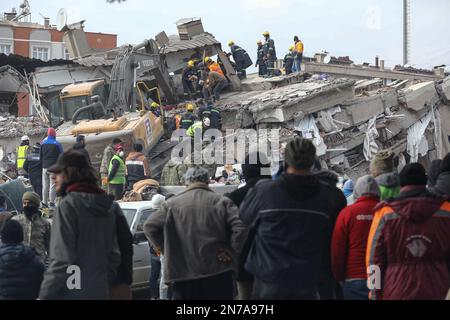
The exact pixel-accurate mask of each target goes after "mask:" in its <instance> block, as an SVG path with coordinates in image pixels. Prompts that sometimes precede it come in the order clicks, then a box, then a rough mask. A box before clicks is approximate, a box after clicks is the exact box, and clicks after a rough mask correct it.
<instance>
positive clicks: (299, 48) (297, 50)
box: [292, 36, 304, 72]
mask: <svg viewBox="0 0 450 320" xmlns="http://www.w3.org/2000/svg"><path fill="white" fill-rule="evenodd" d="M294 43H295V45H294V51H293V54H294V65H293V67H292V72H300V71H301V67H302V60H303V50H304V45H303V42H301V41H300V39H299V38H298V36H295V37H294Z"/></svg>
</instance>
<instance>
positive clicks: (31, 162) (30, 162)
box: [23, 152, 42, 185]
mask: <svg viewBox="0 0 450 320" xmlns="http://www.w3.org/2000/svg"><path fill="white" fill-rule="evenodd" d="M23 169H24V170H25V171H26V172H27V173H28V177H29V178H30V181H31V184H32V185H42V162H41V158H40V156H39V152H32V153H30V154H29V155H28V156H27V159H26V160H25V162H24V164H23Z"/></svg>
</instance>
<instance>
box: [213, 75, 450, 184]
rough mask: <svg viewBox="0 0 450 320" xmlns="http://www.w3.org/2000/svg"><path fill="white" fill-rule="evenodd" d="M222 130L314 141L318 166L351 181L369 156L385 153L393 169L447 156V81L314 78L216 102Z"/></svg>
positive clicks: (449, 101) (363, 170)
mask: <svg viewBox="0 0 450 320" xmlns="http://www.w3.org/2000/svg"><path fill="white" fill-rule="evenodd" d="M219 108H221V109H222V113H223V121H224V127H225V128H226V127H229V128H236V127H240V128H281V129H282V130H281V134H280V139H281V140H282V142H283V141H288V140H290V139H292V138H293V137H294V136H296V135H300V136H303V137H306V138H311V139H313V141H314V142H315V145H316V147H317V150H318V155H319V156H320V159H321V161H322V164H323V166H325V167H328V168H330V169H333V170H335V171H337V172H338V173H340V174H345V175H347V176H349V177H351V178H357V177H359V176H361V175H362V174H366V173H368V164H369V161H370V160H371V159H372V157H373V156H374V155H375V153H376V152H377V151H379V150H381V149H386V148H389V149H391V150H392V151H394V152H395V153H396V155H397V156H398V157H397V159H396V160H397V161H399V164H400V165H402V164H405V163H407V162H410V161H423V162H424V164H427V162H429V161H431V160H433V159H435V158H436V157H443V156H444V155H445V154H446V153H447V152H449V151H450V143H449V136H450V77H448V78H446V79H444V80H442V81H439V82H418V81H412V80H411V81H408V80H406V81H394V82H392V83H390V84H388V85H385V84H384V83H383V81H382V80H378V79H374V80H366V81H358V82H357V81H355V80H351V79H346V78H327V77H319V76H314V77H312V78H311V79H309V80H306V81H303V82H300V83H296V84H291V85H287V86H284V87H280V88H275V89H272V90H269V91H253V92H245V93H241V94H233V95H230V96H229V97H226V98H225V99H223V100H221V102H220V105H219Z"/></svg>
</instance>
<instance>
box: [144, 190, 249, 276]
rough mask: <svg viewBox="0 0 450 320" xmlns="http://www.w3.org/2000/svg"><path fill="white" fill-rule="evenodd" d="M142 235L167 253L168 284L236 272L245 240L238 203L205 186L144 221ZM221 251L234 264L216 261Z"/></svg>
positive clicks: (190, 192) (166, 274) (168, 202)
mask: <svg viewBox="0 0 450 320" xmlns="http://www.w3.org/2000/svg"><path fill="white" fill-rule="evenodd" d="M144 233H145V235H146V236H147V238H148V239H149V241H150V242H151V243H152V244H153V246H154V247H155V248H157V249H161V251H162V253H163V254H164V257H165V259H164V278H165V280H166V282H169V283H170V282H178V281H184V280H196V279H202V278H208V277H211V276H215V275H219V274H222V273H225V272H228V271H236V270H237V257H238V255H239V253H240V252H241V250H242V247H243V245H244V242H245V240H246V239H247V228H246V227H245V226H244V224H243V223H242V221H241V220H240V219H239V215H238V209H237V207H236V206H235V205H234V203H233V202H232V201H231V200H230V199H228V198H226V197H223V196H221V195H218V194H216V193H214V192H213V191H212V190H211V189H209V188H208V186H207V185H205V184H202V183H195V184H192V185H190V186H189V187H188V188H187V190H186V191H184V192H182V193H180V194H178V195H176V196H173V197H171V198H170V199H169V200H168V201H167V202H166V203H164V204H163V206H162V208H161V209H160V210H158V211H156V212H155V213H153V214H152V215H151V216H150V217H149V218H148V220H147V221H146V222H145V223H144ZM222 250H224V251H225V252H227V253H228V255H229V257H230V258H231V261H229V262H221V261H220V260H219V259H218V254H219V253H220V252H221V251H222ZM169 262H170V263H169Z"/></svg>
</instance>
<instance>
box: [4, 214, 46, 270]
mask: <svg viewBox="0 0 450 320" xmlns="http://www.w3.org/2000/svg"><path fill="white" fill-rule="evenodd" d="M13 219H14V220H16V221H18V222H19V223H20V224H21V225H22V228H23V243H24V244H25V245H27V246H29V247H31V248H33V249H34V250H35V251H36V253H37V255H38V256H39V257H40V258H41V260H42V262H44V263H48V255H49V248H50V234H51V225H50V222H49V221H48V220H47V219H45V218H42V213H41V212H40V211H39V212H38V213H36V214H34V215H33V216H32V217H31V220H29V219H28V218H27V217H26V216H25V214H23V213H21V214H18V215H16V216H14V217H13Z"/></svg>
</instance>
